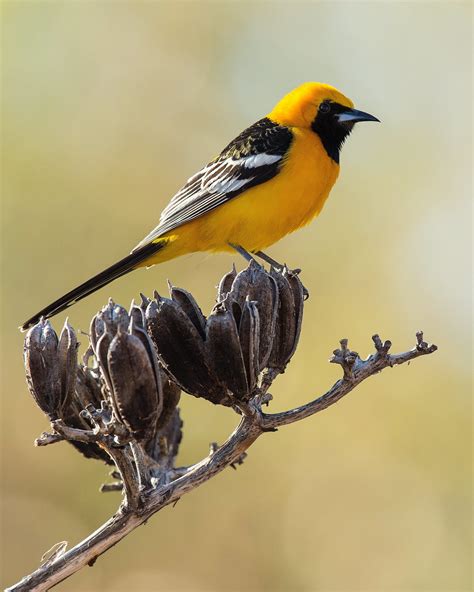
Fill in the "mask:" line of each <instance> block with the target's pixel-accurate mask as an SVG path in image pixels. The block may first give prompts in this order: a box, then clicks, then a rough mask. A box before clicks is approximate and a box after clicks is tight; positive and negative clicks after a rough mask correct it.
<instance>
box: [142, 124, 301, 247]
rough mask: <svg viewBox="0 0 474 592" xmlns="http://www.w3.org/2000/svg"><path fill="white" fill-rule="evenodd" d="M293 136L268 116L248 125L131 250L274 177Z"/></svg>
mask: <svg viewBox="0 0 474 592" xmlns="http://www.w3.org/2000/svg"><path fill="white" fill-rule="evenodd" d="M292 137H293V136H292V133H291V131H290V129H289V128H287V127H284V126H280V125H277V124H276V123H274V122H273V121H271V120H270V119H268V118H264V119H261V120H260V121H257V123H254V124H253V125H252V126H250V127H249V128H247V129H246V130H245V131H244V132H242V133H241V134H240V135H239V136H238V137H237V138H235V140H233V141H232V142H231V143H230V144H229V145H228V146H226V148H224V150H223V151H222V152H221V154H220V155H219V156H218V157H217V158H216V159H215V160H213V161H212V162H210V163H209V164H207V165H206V166H205V167H204V168H202V169H201V170H200V171H199V172H198V173H196V174H195V175H193V176H192V177H191V178H190V179H189V180H188V181H187V183H186V185H184V187H182V189H180V191H178V193H177V194H176V195H175V196H174V197H173V198H172V200H171V201H170V203H169V204H168V205H167V206H166V208H165V209H164V210H163V212H162V214H161V216H160V222H159V224H158V226H157V227H156V228H154V229H153V230H152V231H151V232H150V234H148V235H147V236H146V237H145V238H144V239H143V240H142V241H141V242H140V243H139V244H138V245H137V246H136V247H135V249H134V250H133V251H132V253H133V252H135V251H136V250H137V249H139V248H142V247H143V246H144V245H147V244H149V243H151V242H153V241H154V240H155V239H157V238H159V237H162V236H164V235H166V234H167V233H169V232H170V231H172V230H173V229H175V228H177V227H178V226H182V225H183V224H186V223H187V222H190V221H191V220H194V219H196V218H199V217H200V216H203V215H204V214H206V213H208V212H210V211H211V210H213V209H214V208H217V207H218V206H221V205H223V204H224V203H226V202H227V201H229V200H231V199H233V198H234V197H237V196H238V195H240V194H241V193H243V192H244V191H245V190H247V189H249V188H250V187H254V186H255V185H259V184H260V183H264V182H265V181H268V180H269V179H271V178H273V177H274V176H275V175H276V174H277V173H278V171H279V169H280V167H281V165H282V163H283V161H284V159H285V156H286V155H287V154H288V150H289V148H290V146H291V141H292Z"/></svg>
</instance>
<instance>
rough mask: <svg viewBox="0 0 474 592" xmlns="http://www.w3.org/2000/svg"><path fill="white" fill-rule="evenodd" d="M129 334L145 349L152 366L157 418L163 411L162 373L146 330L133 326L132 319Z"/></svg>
mask: <svg viewBox="0 0 474 592" xmlns="http://www.w3.org/2000/svg"><path fill="white" fill-rule="evenodd" d="M129 333H130V334H131V335H134V336H135V337H137V338H138V339H139V340H140V341H141V342H142V345H143V346H144V347H145V349H146V351H147V354H148V359H149V360H150V363H151V364H152V366H153V372H154V374H155V377H156V391H157V393H158V402H157V408H156V412H157V416H158V417H159V416H160V415H161V412H162V410H163V389H162V376H161V375H162V372H161V370H160V366H159V362H158V357H157V353H156V349H155V346H154V344H153V341H152V340H151V338H150V336H149V335H148V333H147V332H146V330H145V329H143V328H142V327H139V326H137V325H135V322H134V320H133V319H131V320H130V327H129Z"/></svg>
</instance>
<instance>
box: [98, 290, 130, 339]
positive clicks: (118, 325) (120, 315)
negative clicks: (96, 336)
mask: <svg viewBox="0 0 474 592" xmlns="http://www.w3.org/2000/svg"><path fill="white" fill-rule="evenodd" d="M101 313H102V320H103V321H104V323H105V324H106V325H107V326H108V327H109V329H110V331H111V332H112V333H113V334H115V333H117V331H118V330H119V329H121V330H122V331H126V330H127V327H128V324H129V323H130V317H129V316H128V312H127V311H126V310H125V308H124V307H123V306H120V304H115V302H114V301H113V300H112V298H110V299H109V302H108V303H107V306H104V308H103V309H102V310H101Z"/></svg>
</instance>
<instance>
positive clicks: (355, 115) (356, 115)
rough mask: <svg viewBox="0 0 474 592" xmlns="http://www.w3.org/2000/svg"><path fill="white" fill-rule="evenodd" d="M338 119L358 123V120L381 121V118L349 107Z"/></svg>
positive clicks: (343, 121) (341, 121) (342, 121)
mask: <svg viewBox="0 0 474 592" xmlns="http://www.w3.org/2000/svg"><path fill="white" fill-rule="evenodd" d="M337 120H338V121H339V123H357V122H358V121H378V122H379V123H380V119H377V118H376V117H374V116H373V115H370V113H364V111H358V110H357V109H347V110H346V111H344V112H343V113H339V115H338V116H337Z"/></svg>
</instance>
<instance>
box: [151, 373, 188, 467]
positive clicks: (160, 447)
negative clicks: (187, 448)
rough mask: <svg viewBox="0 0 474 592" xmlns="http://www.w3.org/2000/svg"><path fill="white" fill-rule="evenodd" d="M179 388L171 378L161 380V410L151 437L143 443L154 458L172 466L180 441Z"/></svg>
mask: <svg viewBox="0 0 474 592" xmlns="http://www.w3.org/2000/svg"><path fill="white" fill-rule="evenodd" d="M180 394H181V390H180V388H179V387H178V386H177V385H176V384H175V383H174V382H173V381H172V380H167V379H166V380H163V411H162V412H161V415H160V417H159V418H158V422H157V425H156V431H155V433H154V434H153V437H152V438H150V440H149V441H148V442H147V443H146V444H145V449H146V452H147V454H148V455H149V456H151V457H152V458H153V459H154V460H156V461H157V462H159V463H160V464H162V463H163V462H164V461H163V459H164V458H166V464H167V465H168V466H172V462H173V459H174V457H175V456H176V455H177V454H178V448H179V443H180V442H181V437H182V434H181V426H182V423H183V422H182V421H181V420H180V417H179V409H178V407H177V406H178V403H179V399H180Z"/></svg>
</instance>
